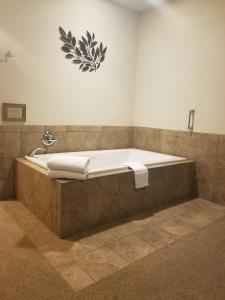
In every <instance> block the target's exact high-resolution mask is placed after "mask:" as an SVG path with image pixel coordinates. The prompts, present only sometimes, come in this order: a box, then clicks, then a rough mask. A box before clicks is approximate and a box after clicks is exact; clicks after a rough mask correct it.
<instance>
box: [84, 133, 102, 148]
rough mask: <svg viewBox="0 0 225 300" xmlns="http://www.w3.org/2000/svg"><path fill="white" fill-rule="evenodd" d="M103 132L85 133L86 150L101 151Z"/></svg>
mask: <svg viewBox="0 0 225 300" xmlns="http://www.w3.org/2000/svg"><path fill="white" fill-rule="evenodd" d="M101 137H102V132H101V131H87V132H85V150H98V149H101Z"/></svg>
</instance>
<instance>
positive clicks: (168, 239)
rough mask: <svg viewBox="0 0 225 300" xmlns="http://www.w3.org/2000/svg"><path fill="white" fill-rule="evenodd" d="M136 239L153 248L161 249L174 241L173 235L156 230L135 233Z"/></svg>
mask: <svg viewBox="0 0 225 300" xmlns="http://www.w3.org/2000/svg"><path fill="white" fill-rule="evenodd" d="M136 235H137V236H138V237H140V238H141V239H143V240H144V241H146V242H147V243H149V244H150V245H152V246H153V247H155V248H158V249H160V248H162V247H165V246H167V245H168V244H170V243H172V242H174V241H175V238H174V236H173V234H170V233H169V232H165V231H162V230H160V229H158V228H154V229H150V228H148V229H145V230H143V231H140V232H138V233H136Z"/></svg>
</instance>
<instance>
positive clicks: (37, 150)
mask: <svg viewBox="0 0 225 300" xmlns="http://www.w3.org/2000/svg"><path fill="white" fill-rule="evenodd" d="M40 151H41V152H44V153H45V152H47V150H46V149H45V148H35V149H34V150H32V151H31V153H30V154H29V156H30V157H34V155H36V154H37V152H40Z"/></svg>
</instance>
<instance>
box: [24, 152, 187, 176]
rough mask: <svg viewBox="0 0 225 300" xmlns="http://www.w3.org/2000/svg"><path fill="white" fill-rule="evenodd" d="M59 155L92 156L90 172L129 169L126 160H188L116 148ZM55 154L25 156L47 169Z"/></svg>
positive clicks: (151, 163) (146, 162) (153, 162)
mask: <svg viewBox="0 0 225 300" xmlns="http://www.w3.org/2000/svg"><path fill="white" fill-rule="evenodd" d="M57 154H58V155H65V156H66V155H82V156H90V157H91V160H90V165H89V171H88V174H95V173H100V172H108V171H116V170H121V169H124V170H125V169H127V167H125V166H124V164H126V162H131V161H132V162H133V161H137V162H140V163H143V164H144V165H146V166H147V167H148V166H150V165H153V164H161V163H167V162H176V161H182V160H186V158H183V157H178V156H172V155H167V154H162V153H156V152H151V151H145V150H139V149H133V148H132V149H115V150H97V151H81V152H67V153H57ZM53 155H54V154H41V155H35V156H34V157H29V156H25V158H26V159H27V160H29V161H31V162H33V163H34V164H36V165H38V166H40V167H42V168H45V169H47V164H46V163H47V161H48V160H49V159H50V158H51V157H52V156H53Z"/></svg>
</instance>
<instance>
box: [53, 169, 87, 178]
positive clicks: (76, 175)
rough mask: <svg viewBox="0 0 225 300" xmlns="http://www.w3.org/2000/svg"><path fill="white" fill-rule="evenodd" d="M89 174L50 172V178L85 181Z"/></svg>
mask: <svg viewBox="0 0 225 300" xmlns="http://www.w3.org/2000/svg"><path fill="white" fill-rule="evenodd" d="M87 175H88V173H87V172H86V173H75V172H70V171H63V170H50V169H49V170H48V177H49V178H52V179H53V178H54V179H78V180H85V179H86V178H87Z"/></svg>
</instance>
